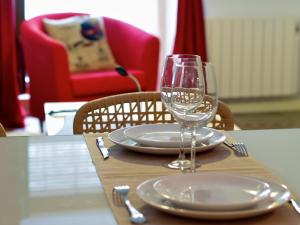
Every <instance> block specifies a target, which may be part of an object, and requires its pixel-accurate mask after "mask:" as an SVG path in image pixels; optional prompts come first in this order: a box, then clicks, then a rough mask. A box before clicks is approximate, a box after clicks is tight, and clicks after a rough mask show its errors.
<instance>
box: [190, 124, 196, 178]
mask: <svg viewBox="0 0 300 225" xmlns="http://www.w3.org/2000/svg"><path fill="white" fill-rule="evenodd" d="M191 129H192V132H191V139H192V143H191V172H192V173H194V172H195V171H196V130H197V129H196V126H194V127H192V128H191Z"/></svg>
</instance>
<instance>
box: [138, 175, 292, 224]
mask: <svg viewBox="0 0 300 225" xmlns="http://www.w3.org/2000/svg"><path fill="white" fill-rule="evenodd" d="M156 181H157V179H152V180H147V181H145V182H143V183H141V184H140V185H139V186H138V187H137V194H138V196H139V197H140V198H141V199H142V200H143V201H144V202H145V203H147V204H149V205H151V206H152V207H154V208H156V209H158V210H161V211H163V212H166V213H169V214H173V215H176V216H182V217H188V218H195V219H208V220H229V219H241V218H247V217H252V216H258V215H262V214H265V213H268V212H271V211H273V210H275V209H277V208H278V207H280V206H282V205H283V204H285V203H286V202H287V201H288V200H289V198H290V196H291V193H290V192H289V191H288V190H287V189H286V188H285V187H284V186H283V185H281V184H277V183H274V182H270V181H265V180H264V181H265V182H267V183H268V184H269V186H270V189H271V193H270V197H268V198H267V199H265V200H263V201H260V202H259V203H258V204H257V205H255V206H254V207H251V208H246V209H241V210H228V211H222V210H219V211H217V210H213V211H209V210H199V209H197V210H195V209H188V208H184V207H181V206H177V205H174V204H173V203H172V202H171V201H170V200H167V199H165V198H163V197H161V195H160V194H159V193H157V192H156V191H155V190H154V188H153V184H154V183H155V182H156Z"/></svg>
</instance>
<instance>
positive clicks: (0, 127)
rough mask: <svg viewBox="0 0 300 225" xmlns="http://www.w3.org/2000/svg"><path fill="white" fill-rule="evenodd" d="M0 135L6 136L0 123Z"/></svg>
mask: <svg viewBox="0 0 300 225" xmlns="http://www.w3.org/2000/svg"><path fill="white" fill-rule="evenodd" d="M0 137H6V132H5V129H4V127H3V126H2V124H1V123H0Z"/></svg>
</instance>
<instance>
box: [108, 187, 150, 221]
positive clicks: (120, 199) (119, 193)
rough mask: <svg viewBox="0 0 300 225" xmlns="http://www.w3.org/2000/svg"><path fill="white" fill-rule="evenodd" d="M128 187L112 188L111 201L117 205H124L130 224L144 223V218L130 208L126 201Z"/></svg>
mask: <svg viewBox="0 0 300 225" xmlns="http://www.w3.org/2000/svg"><path fill="white" fill-rule="evenodd" d="M129 191H130V187H129V186H128V185H121V186H115V187H114V188H113V201H114V202H115V203H116V204H118V205H121V204H122V205H123V204H125V206H126V208H127V210H128V212H129V214H130V221H131V222H132V223H145V222H146V218H145V216H144V215H143V214H142V213H140V212H139V211H138V210H137V209H136V208H134V207H133V206H132V204H131V203H130V201H129V199H128V193H129Z"/></svg>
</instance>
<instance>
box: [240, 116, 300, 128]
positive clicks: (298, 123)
mask: <svg viewBox="0 0 300 225" xmlns="http://www.w3.org/2000/svg"><path fill="white" fill-rule="evenodd" d="M234 121H235V123H236V124H237V125H238V126H239V127H240V128H241V129H242V130H253V129H278V128H300V111H292V112H276V113H251V114H235V115H234Z"/></svg>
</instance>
